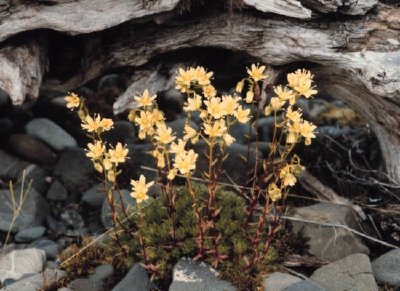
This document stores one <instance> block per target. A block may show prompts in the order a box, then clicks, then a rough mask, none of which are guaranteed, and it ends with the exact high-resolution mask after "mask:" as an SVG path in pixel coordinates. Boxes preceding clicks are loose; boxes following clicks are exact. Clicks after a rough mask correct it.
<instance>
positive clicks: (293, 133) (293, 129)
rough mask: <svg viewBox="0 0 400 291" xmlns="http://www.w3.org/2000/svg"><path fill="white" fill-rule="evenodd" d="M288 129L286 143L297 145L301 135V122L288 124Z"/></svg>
mask: <svg viewBox="0 0 400 291" xmlns="http://www.w3.org/2000/svg"><path fill="white" fill-rule="evenodd" d="M287 128H288V135H287V136H286V142H287V143H290V144H292V143H296V142H297V139H298V138H299V134H300V122H293V123H290V122H288V124H287Z"/></svg>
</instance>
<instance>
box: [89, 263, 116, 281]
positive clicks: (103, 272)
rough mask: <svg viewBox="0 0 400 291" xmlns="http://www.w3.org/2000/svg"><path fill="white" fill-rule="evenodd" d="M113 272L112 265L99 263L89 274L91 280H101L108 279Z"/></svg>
mask: <svg viewBox="0 0 400 291" xmlns="http://www.w3.org/2000/svg"><path fill="white" fill-rule="evenodd" d="M113 274H114V267H113V266H112V265H100V266H98V267H97V268H96V269H95V270H94V274H92V275H90V276H89V279H90V280H92V281H98V282H103V281H106V280H107V279H109V278H110V277H111V276H112V275H113Z"/></svg>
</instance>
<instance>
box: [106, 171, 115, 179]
mask: <svg viewBox="0 0 400 291" xmlns="http://www.w3.org/2000/svg"><path fill="white" fill-rule="evenodd" d="M115 178H116V175H115V172H114V171H113V170H110V171H108V172H107V180H108V181H110V182H115Z"/></svg>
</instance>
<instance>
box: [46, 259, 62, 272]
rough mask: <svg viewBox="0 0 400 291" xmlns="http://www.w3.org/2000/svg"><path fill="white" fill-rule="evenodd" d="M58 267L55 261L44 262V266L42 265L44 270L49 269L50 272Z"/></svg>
mask: <svg viewBox="0 0 400 291" xmlns="http://www.w3.org/2000/svg"><path fill="white" fill-rule="evenodd" d="M59 267H60V265H59V264H58V263H57V262H55V261H46V263H45V265H44V269H45V270H46V269H50V270H55V269H58V268H59Z"/></svg>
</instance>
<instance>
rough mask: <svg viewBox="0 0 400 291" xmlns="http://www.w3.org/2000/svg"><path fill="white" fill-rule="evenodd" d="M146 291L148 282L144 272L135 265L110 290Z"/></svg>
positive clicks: (148, 285)
mask: <svg viewBox="0 0 400 291" xmlns="http://www.w3.org/2000/svg"><path fill="white" fill-rule="evenodd" d="M128 290H129V291H148V290H150V280H149V278H148V276H147V273H146V270H145V269H144V268H143V267H142V265H141V264H139V263H136V264H135V265H134V266H133V267H132V268H131V269H130V270H129V272H128V274H126V276H125V277H124V278H123V279H122V280H121V281H120V282H119V283H118V284H117V285H116V286H115V287H114V288H113V289H112V291H128Z"/></svg>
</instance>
